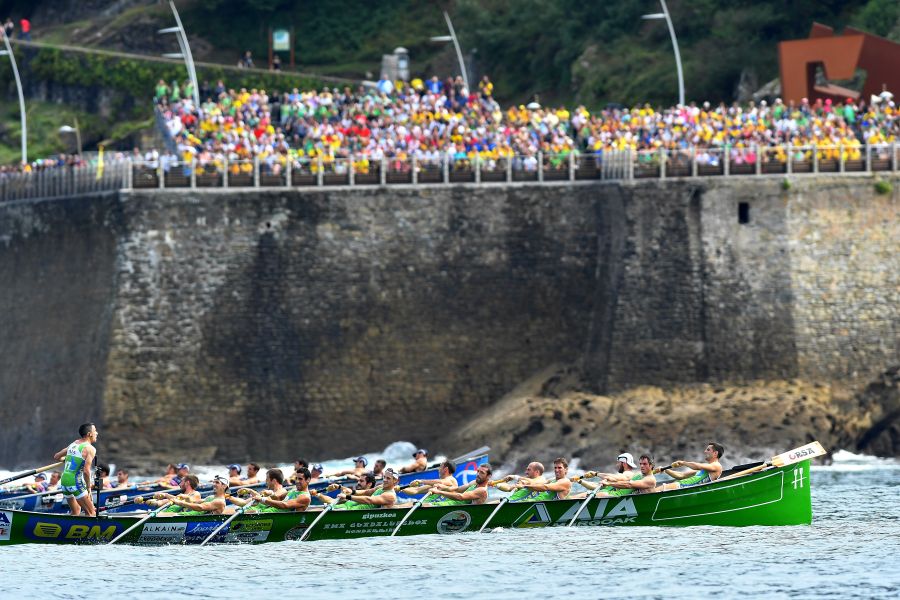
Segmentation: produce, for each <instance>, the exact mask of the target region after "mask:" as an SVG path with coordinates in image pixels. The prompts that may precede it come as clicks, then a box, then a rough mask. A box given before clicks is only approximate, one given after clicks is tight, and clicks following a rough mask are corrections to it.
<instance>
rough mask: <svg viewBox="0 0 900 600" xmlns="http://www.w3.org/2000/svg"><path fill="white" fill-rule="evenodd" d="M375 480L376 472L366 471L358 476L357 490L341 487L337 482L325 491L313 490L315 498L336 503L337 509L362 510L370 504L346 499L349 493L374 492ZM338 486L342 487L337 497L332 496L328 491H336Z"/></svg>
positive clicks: (327, 502)
mask: <svg viewBox="0 0 900 600" xmlns="http://www.w3.org/2000/svg"><path fill="white" fill-rule="evenodd" d="M375 481H376V480H375V473H374V472H372V471H366V472H365V473H363V474H362V475H360V476H359V477H358V478H357V481H356V489H355V490H353V489H351V488H349V487H342V488H341V487H340V486H339V485H338V484H336V483H335V484H332V485H331V486H329V487H328V488H326V489H325V491H316V490H311V491H312V495H313V497H314V498H317V499H318V500H319V501H320V502H322V503H323V504H334V505H335V508H336V509H342V510H362V509H364V508H368V505H366V504H360V503H359V502H354V501H352V500H346V498H347V495H348V494H350V495H352V494H373V493H374V492H375V491H376V487H375ZM338 488H340V490H341V491H340V493H339V494H338V496H337V497H335V498H332V497H331V496H329V495H328V494H327V492H331V491H334V490H336V489H338Z"/></svg>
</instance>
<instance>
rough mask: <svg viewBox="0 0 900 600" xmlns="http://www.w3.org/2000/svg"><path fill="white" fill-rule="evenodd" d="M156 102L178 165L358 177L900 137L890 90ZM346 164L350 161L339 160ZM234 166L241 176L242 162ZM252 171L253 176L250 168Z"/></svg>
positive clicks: (349, 91) (856, 143) (430, 93)
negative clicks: (600, 105)
mask: <svg viewBox="0 0 900 600" xmlns="http://www.w3.org/2000/svg"><path fill="white" fill-rule="evenodd" d="M164 87H165V84H164V82H160V87H159V88H158V89H157V94H156V100H157V103H158V105H159V107H160V109H161V110H162V111H163V114H164V115H165V118H166V121H167V123H168V124H169V130H170V132H171V133H172V135H173V137H174V138H175V140H176V142H177V144H178V148H179V157H180V158H181V159H182V160H184V161H189V160H190V159H192V158H197V159H198V162H199V164H200V165H201V167H202V166H205V165H209V164H211V163H215V164H216V165H217V167H218V166H220V165H221V163H222V159H223V158H225V157H227V158H228V159H229V161H234V162H235V163H241V162H242V161H248V160H250V159H252V158H253V157H258V158H259V160H260V162H261V164H263V165H264V166H265V168H266V169H268V170H270V171H274V172H278V171H279V170H280V169H283V168H284V166H285V164H286V162H287V161H288V160H294V161H295V162H296V163H297V164H307V165H309V167H310V168H311V169H315V168H316V165H317V163H318V162H319V160H321V161H322V164H323V165H324V166H325V167H327V168H332V169H333V168H336V166H337V165H338V164H346V159H349V158H350V157H352V158H353V160H354V162H355V165H354V166H355V168H356V170H357V172H365V171H366V170H367V169H368V168H369V165H371V164H372V163H373V162H375V161H381V160H382V159H386V160H387V161H389V163H392V164H394V165H395V167H396V168H404V165H409V164H410V158H412V157H413V156H415V157H416V159H417V160H418V162H419V164H422V165H430V164H439V163H440V161H442V160H443V156H444V155H446V156H447V157H448V160H449V161H450V162H451V164H452V165H453V166H454V167H458V166H471V165H472V164H473V161H474V160H475V159H476V157H478V159H479V160H480V161H481V164H482V166H483V168H486V169H492V168H496V167H498V166H499V165H500V163H501V161H502V160H503V159H511V160H513V161H514V164H515V166H516V168H522V169H535V168H537V156H538V153H539V152H541V153H543V156H544V160H545V161H546V164H547V165H548V166H549V167H551V168H552V167H554V166H560V165H563V164H565V162H566V160H567V158H568V154H570V153H576V154H578V155H581V154H595V155H597V156H601V157H602V154H603V153H604V152H606V151H610V150H627V149H631V150H635V151H638V153H639V155H641V156H645V157H653V156H657V155H658V151H659V150H660V149H665V150H667V151H669V152H670V153H671V155H672V156H679V155H681V156H685V155H688V154H691V153H692V154H693V155H695V156H696V157H697V160H698V162H701V163H711V164H715V163H716V162H717V161H720V160H722V156H723V153H724V152H728V153H729V154H730V158H731V159H732V160H733V161H734V162H735V163H738V164H740V163H741V162H748V163H753V162H755V161H756V160H757V159H758V158H757V153H758V152H759V153H764V154H765V160H777V161H782V162H783V161H785V160H786V158H787V153H788V152H789V151H790V152H792V153H793V154H794V156H793V158H794V159H795V160H805V159H810V158H811V154H812V147H813V146H816V147H818V153H819V158H820V159H829V158H836V157H838V156H839V155H840V153H841V152H843V154H844V158H845V159H853V158H858V157H859V155H860V152H861V146H862V145H863V144H866V143H869V144H884V143H890V142H893V141H894V140H895V139H896V138H897V133H898V131H900V118H898V114H900V113H898V109H897V107H896V105H895V103H894V101H893V96H892V94H891V93H890V92H888V91H885V92H883V93H882V94H881V95H880V96H874V97H872V98H871V99H870V100H869V101H868V102H866V101H860V102H853V101H848V102H846V103H832V102H831V101H830V100H824V101H823V100H817V101H815V102H808V101H806V100H805V99H804V100H803V101H802V102H800V103H799V104H794V103H784V102H782V101H781V99H776V100H775V101H774V102H772V103H768V102H766V101H762V102H759V103H753V102H751V103H749V104H743V105H742V104H738V103H733V104H730V105H729V104H725V103H721V104H719V105H715V106H713V105H711V104H710V103H709V102H704V103H702V104H696V103H692V104H690V105H688V106H676V107H670V108H664V109H655V108H653V107H651V106H650V105H649V104H644V105H642V106H637V107H633V108H624V107H608V108H606V109H603V110H599V111H594V112H591V111H589V110H588V109H587V108H586V107H585V106H583V105H582V106H578V107H577V108H575V109H572V110H570V109H568V108H566V107H562V106H556V107H545V106H541V105H540V104H538V103H537V102H533V103H530V104H528V105H517V106H510V107H508V108H506V109H504V108H502V107H501V105H500V104H499V103H498V102H497V101H496V100H495V98H494V93H493V84H492V83H491V81H490V79H489V78H487V77H484V78H483V79H482V80H481V81H480V82H479V83H478V88H477V89H473V90H468V89H466V87H465V85H464V84H463V81H462V78H455V79H446V80H441V79H439V78H437V77H432V78H431V79H428V80H421V79H414V80H412V81H411V82H409V83H405V82H400V81H398V82H391V81H385V80H382V81H379V82H378V83H377V84H376V85H375V86H372V87H362V86H360V87H357V88H351V87H343V88H340V89H339V88H322V89H321V90H299V89H296V88H295V89H293V90H290V91H287V92H284V93H279V92H272V93H271V94H270V93H268V92H267V91H266V90H263V89H244V88H241V89H238V90H235V89H229V88H226V86H225V85H224V83H223V82H222V81H219V82H217V84H216V85H215V86H214V87H210V86H207V85H204V86H203V87H204V88H206V89H205V90H201V92H203V91H208V93H201V101H202V104H201V106H200V107H199V109H197V108H195V107H194V106H193V102H192V101H191V99H190V98H189V95H188V94H186V93H184V91H183V89H184V87H183V86H182V88H181V90H182V91H181V93H179V88H178V86H177V84H175V85H174V86H172V88H171V91H170V93H169V94H168V95H167V94H165V93H164V90H163V88H164ZM341 159H345V160H341ZM234 168H235V169H238V168H240V167H238V166H237V164H236V165H235V166H234ZM245 168H246V167H245Z"/></svg>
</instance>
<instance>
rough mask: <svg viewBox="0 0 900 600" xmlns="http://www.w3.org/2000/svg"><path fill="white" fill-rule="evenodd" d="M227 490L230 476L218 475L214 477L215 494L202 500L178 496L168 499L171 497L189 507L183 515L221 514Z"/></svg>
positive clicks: (177, 502) (175, 501)
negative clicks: (196, 500)
mask: <svg viewBox="0 0 900 600" xmlns="http://www.w3.org/2000/svg"><path fill="white" fill-rule="evenodd" d="M227 492H228V478H227V477H224V476H222V475H216V476H215V477H213V495H212V496H207V497H206V498H204V499H203V500H201V501H200V502H191V501H189V500H183V499H181V498H179V497H177V496H175V497H171V498H167V499H171V500H172V503H173V504H175V505H176V506H180V507H182V508H186V509H187V510H186V511H183V512H181V513H180V514H181V515H207V514H210V515H221V514H224V512H225V494H226V493H227ZM167 495H168V494H167Z"/></svg>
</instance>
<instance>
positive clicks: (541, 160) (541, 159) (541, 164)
mask: <svg viewBox="0 0 900 600" xmlns="http://www.w3.org/2000/svg"><path fill="white" fill-rule="evenodd" d="M538 181H540V182H543V181H544V151H543V150H538Z"/></svg>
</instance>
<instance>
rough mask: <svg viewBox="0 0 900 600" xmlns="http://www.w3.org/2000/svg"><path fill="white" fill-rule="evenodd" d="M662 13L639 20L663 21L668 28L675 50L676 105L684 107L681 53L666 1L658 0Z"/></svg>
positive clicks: (645, 16) (644, 16)
mask: <svg viewBox="0 0 900 600" xmlns="http://www.w3.org/2000/svg"><path fill="white" fill-rule="evenodd" d="M659 3H660V4H661V5H662V9H663V11H662V12H661V13H652V14H649V15H643V16H642V17H641V18H642V19H646V20H652V19H665V20H666V24H667V25H668V26H669V36H671V38H672V48H673V49H674V50H675V66H676V68H677V69H678V104H680V105H681V106H684V73H682V71H681V52H679V51H678V38H676V37H675V27H674V26H673V25H672V17H671V16H670V15H669V8H668V7H667V6H666V0H659Z"/></svg>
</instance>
